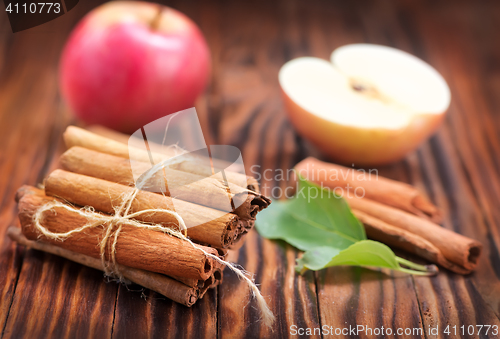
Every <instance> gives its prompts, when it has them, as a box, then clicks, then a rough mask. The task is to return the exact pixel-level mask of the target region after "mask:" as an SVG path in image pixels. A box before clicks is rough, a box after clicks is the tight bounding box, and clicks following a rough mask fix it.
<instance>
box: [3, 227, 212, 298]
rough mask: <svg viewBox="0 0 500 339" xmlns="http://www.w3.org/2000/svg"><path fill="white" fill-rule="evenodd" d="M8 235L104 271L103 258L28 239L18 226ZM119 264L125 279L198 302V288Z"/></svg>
mask: <svg viewBox="0 0 500 339" xmlns="http://www.w3.org/2000/svg"><path fill="white" fill-rule="evenodd" d="M7 235H8V236H9V237H10V238H11V239H12V240H13V241H15V242H17V243H18V244H20V245H23V246H26V247H30V248H33V249H35V250H38V251H43V252H47V253H50V254H54V255H57V256H60V257H63V258H65V259H68V260H71V261H74V262H76V263H79V264H81V265H85V266H88V267H91V268H94V269H96V270H100V271H104V267H103V266H102V262H101V260H99V259H96V258H93V257H90V256H87V255H84V254H81V253H76V252H73V251H69V250H67V249H64V248H61V247H58V246H54V245H51V244H48V243H45V242H41V241H32V240H28V239H27V238H26V237H25V236H24V235H23V234H22V232H21V229H20V228H18V227H15V226H11V227H9V228H8V229H7ZM117 266H118V269H119V270H120V273H121V274H122V275H123V277H124V278H125V279H127V280H129V281H131V282H133V283H135V284H137V285H141V286H143V287H145V288H149V289H150V290H152V291H155V292H157V293H160V294H161V295H163V296H165V297H167V298H169V299H171V300H173V301H175V302H177V303H179V304H183V305H186V306H188V307H190V306H192V305H193V304H194V303H195V302H196V300H198V295H199V293H200V292H199V289H198V288H193V287H189V286H186V285H184V284H183V283H181V282H179V281H177V280H175V279H172V278H169V277H167V276H165V275H162V274H158V273H153V272H149V271H144V270H140V269H136V268H132V267H127V266H123V265H120V264H118V265H117ZM202 288H203V287H202Z"/></svg>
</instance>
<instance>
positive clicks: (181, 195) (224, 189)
mask: <svg viewBox="0 0 500 339" xmlns="http://www.w3.org/2000/svg"><path fill="white" fill-rule="evenodd" d="M60 164H61V166H62V167H63V168H64V169H66V170H68V171H71V172H74V173H79V174H84V175H87V176H91V177H94V178H99V179H104V180H107V181H111V182H116V183H119V184H122V185H128V186H134V185H135V183H134V176H133V170H132V166H131V163H130V160H129V159H125V158H120V157H117V156H114V155H110V154H106V153H101V152H97V151H93V150H90V149H86V148H83V147H79V146H75V147H71V148H70V149H69V150H67V151H66V152H65V153H64V154H63V155H62V156H61V158H60ZM133 168H134V171H135V172H136V173H146V172H147V171H148V170H149V169H150V168H151V165H150V164H147V163H142V162H140V163H139V162H135V163H134V164H133ZM143 183H144V187H145V188H144V189H145V190H148V189H147V188H148V187H157V188H162V192H157V193H163V194H165V195H166V196H174V197H175V198H176V199H179V200H184V201H189V202H192V203H195V204H199V205H203V206H207V207H211V208H215V209H218V210H221V211H225V212H234V213H236V214H237V215H238V217H240V219H242V220H249V219H255V215H256V214H257V212H258V211H260V210H262V209H264V208H266V207H267V206H268V205H269V203H270V200H269V199H268V198H267V197H264V196H262V195H261V194H258V193H255V192H252V191H248V190H247V189H245V188H242V187H240V186H238V185H235V184H232V183H229V186H225V184H224V183H222V182H221V181H219V180H216V179H215V178H213V177H203V176H200V175H197V174H192V173H188V172H182V171H178V170H173V169H170V168H163V169H162V170H159V171H158V172H157V173H155V174H154V175H153V176H152V177H151V178H150V179H148V180H147V181H146V182H143ZM172 192H173V194H172ZM235 206H237V208H236V209H234V208H233V207H235Z"/></svg>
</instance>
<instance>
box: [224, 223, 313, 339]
mask: <svg viewBox="0 0 500 339" xmlns="http://www.w3.org/2000/svg"><path fill="white" fill-rule="evenodd" d="M296 257H297V253H296V251H295V250H294V249H292V248H291V247H290V246H288V245H284V244H282V243H276V242H272V241H270V240H267V239H263V238H262V237H260V236H259V235H258V234H257V233H256V232H255V231H251V232H250V233H249V234H248V235H247V236H246V240H245V245H244V246H243V247H242V248H241V249H240V250H239V251H238V252H237V253H233V255H232V256H231V257H230V258H229V260H231V261H233V262H236V263H238V264H239V265H241V266H242V267H244V268H245V269H246V270H247V271H249V272H251V273H254V274H255V282H256V283H257V285H258V286H259V289H260V291H261V293H262V295H263V296H264V298H265V299H266V301H267V302H268V305H269V306H270V308H271V310H272V311H273V313H274V315H275V316H276V323H275V325H274V326H273V327H272V329H269V328H267V327H266V326H265V325H264V324H263V323H262V322H261V321H260V314H259V311H258V308H257V306H256V303H255V301H254V300H253V299H252V298H251V296H250V291H249V288H248V286H247V285H246V284H245V283H244V282H242V281H240V280H239V279H238V277H237V276H236V275H235V274H234V273H232V272H230V271H229V270H228V269H226V270H225V271H224V283H223V284H222V285H220V286H219V311H218V313H219V315H218V318H219V337H220V338H255V337H259V338H288V337H291V336H292V335H291V333H292V332H291V327H292V326H294V325H295V326H297V327H298V328H307V327H309V328H318V327H320V325H319V321H318V313H317V304H316V286H315V282H314V276H313V274H312V273H311V272H308V273H307V274H305V275H304V276H297V275H296V273H295V269H294V267H295V259H296ZM311 337H313V338H319V337H320V335H319V334H318V333H316V335H312V336H311Z"/></svg>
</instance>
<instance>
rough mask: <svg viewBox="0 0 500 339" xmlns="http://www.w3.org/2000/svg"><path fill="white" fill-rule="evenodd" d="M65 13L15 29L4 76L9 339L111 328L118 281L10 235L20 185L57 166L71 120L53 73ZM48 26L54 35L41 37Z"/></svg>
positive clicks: (4, 312)
mask: <svg viewBox="0 0 500 339" xmlns="http://www.w3.org/2000/svg"><path fill="white" fill-rule="evenodd" d="M81 14H82V13H81V12H80V15H81ZM67 19H68V18H66V19H65V20H62V22H61V20H59V22H58V23H57V22H55V21H54V22H51V23H48V24H46V25H44V26H40V27H39V28H33V29H32V30H30V31H26V32H22V33H16V35H15V36H14V37H13V38H12V42H11V46H10V48H9V53H8V54H7V56H8V59H7V60H6V61H5V62H6V63H8V64H9V65H10V67H9V69H8V70H7V72H4V73H3V77H2V78H1V79H2V91H1V93H0V95H1V100H0V102H1V104H0V105H1V107H0V111H1V112H2V115H1V116H0V119H1V126H2V127H1V128H2V131H1V136H0V137H1V138H3V139H5V140H2V141H1V143H2V149H3V152H2V157H3V158H4V159H6V161H4V162H2V165H1V166H2V168H1V169H0V170H1V172H2V177H1V178H2V179H0V192H2V197H3V200H2V201H3V203H2V215H1V218H0V221H1V227H0V231H1V232H0V234H1V236H2V240H1V241H2V253H1V256H0V272H2V273H5V274H2V275H1V278H0V279H1V280H2V281H0V289H1V291H2V298H1V300H0V305H1V307H0V323H1V327H2V336H3V337H5V338H11V337H14V338H18V337H23V336H27V337H40V336H45V337H69V338H77V337H107V336H110V334H111V327H112V321H113V310H114V304H115V298H116V291H117V290H116V285H114V284H106V283H104V282H103V275H102V273H101V272H98V271H95V270H91V269H88V268H85V267H83V266H80V265H77V264H74V263H71V262H69V261H65V260H62V259H60V258H57V257H54V256H51V255H48V254H44V253H41V252H37V251H31V250H30V251H27V252H26V254H25V255H22V253H23V252H20V251H19V250H16V246H15V245H14V244H12V243H11V241H10V240H9V239H8V238H6V237H5V230H6V228H7V227H8V226H10V225H13V224H15V223H16V219H17V216H16V210H15V202H14V193H15V191H16V190H17V188H18V187H20V186H21V185H22V184H36V183H38V182H41V180H42V179H43V177H44V176H45V173H46V171H47V169H48V168H50V167H52V166H54V162H52V160H51V159H52V156H53V154H54V151H55V150H56V149H57V145H58V144H59V141H60V136H61V133H62V131H63V130H64V128H65V126H66V125H67V123H68V120H69V115H68V114H67V113H66V112H65V110H63V109H62V106H61V105H60V103H59V101H58V89H57V72H56V69H57V61H58V56H59V53H60V50H61V47H62V44H63V42H64V40H65V37H66V35H67V34H68V29H67V28H66V29H65V27H67V25H72V24H73V21H72V20H71V19H70V20H67ZM55 27H57V29H56V28H55ZM47 30H48V31H49V32H50V33H51V35H50V37H51V39H48V40H47V39H41V38H40V36H44V34H45V33H46V32H47ZM4 42H6V41H5V40H4ZM34 117H36V118H34ZM21 265H22V267H21Z"/></svg>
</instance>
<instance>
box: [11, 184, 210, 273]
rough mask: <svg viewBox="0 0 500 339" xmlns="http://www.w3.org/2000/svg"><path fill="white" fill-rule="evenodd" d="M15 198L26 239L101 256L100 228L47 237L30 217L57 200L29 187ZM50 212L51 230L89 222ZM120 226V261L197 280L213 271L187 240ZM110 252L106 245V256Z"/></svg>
mask: <svg viewBox="0 0 500 339" xmlns="http://www.w3.org/2000/svg"><path fill="white" fill-rule="evenodd" d="M16 199H17V200H18V209H19V220H20V221H21V225H22V231H23V234H24V235H25V236H26V238H28V239H30V240H36V239H40V240H41V241H44V242H47V243H50V244H53V245H56V246H59V247H62V248H65V249H67V250H70V251H74V252H78V253H81V254H84V255H87V256H91V257H93V258H97V259H100V251H99V248H98V243H99V239H102V237H103V229H102V228H101V227H96V228H89V229H86V230H85V231H84V232H80V233H76V234H73V235H71V236H69V237H67V238H65V239H64V241H59V240H55V239H52V238H48V237H46V236H44V235H43V234H42V233H40V232H39V231H38V230H37V229H36V228H35V227H34V225H33V217H34V215H35V213H36V211H37V210H38V209H39V208H40V207H41V206H43V205H45V204H47V203H49V202H54V201H56V199H55V198H53V197H48V196H46V195H45V194H44V193H43V191H41V190H39V189H37V188H34V187H30V186H23V187H21V188H20V189H19V190H18V192H17V196H16ZM52 211H53V212H52V213H50V212H47V213H45V214H44V217H43V220H42V221H41V224H42V226H44V227H45V228H47V229H49V230H50V231H52V232H57V233H61V232H68V231H70V230H73V229H76V228H80V227H83V226H85V225H87V224H88V222H89V220H88V219H87V217H85V216H82V215H80V214H78V213H77V212H73V211H69V210H67V209H64V208H61V207H54V208H53V210H52ZM121 226H122V230H121V232H120V235H119V238H118V241H117V244H116V261H117V262H118V263H119V264H122V265H125V266H129V267H133V268H138V269H142V270H146V271H152V272H156V273H161V274H165V275H169V276H182V277H186V278H193V279H198V280H206V279H208V278H209V277H210V276H211V275H212V274H213V269H214V265H213V262H212V259H210V258H207V257H206V255H205V254H204V253H203V252H202V251H201V250H200V249H197V248H194V247H193V246H192V245H191V244H189V243H188V242H186V241H184V240H181V239H178V238H176V237H173V236H170V235H168V234H165V233H161V232H156V231H151V230H146V229H138V228H137V227H134V226H132V225H129V224H128V223H122V224H121ZM199 247H200V248H203V250H205V251H206V252H207V253H212V254H214V255H216V254H217V251H216V250H215V249H213V248H209V247H204V246H201V245H199ZM109 254H110V246H109V244H108V248H107V250H106V257H107V258H109Z"/></svg>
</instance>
